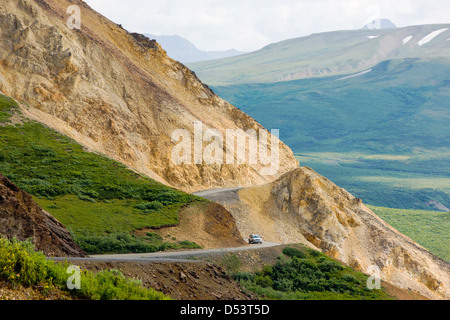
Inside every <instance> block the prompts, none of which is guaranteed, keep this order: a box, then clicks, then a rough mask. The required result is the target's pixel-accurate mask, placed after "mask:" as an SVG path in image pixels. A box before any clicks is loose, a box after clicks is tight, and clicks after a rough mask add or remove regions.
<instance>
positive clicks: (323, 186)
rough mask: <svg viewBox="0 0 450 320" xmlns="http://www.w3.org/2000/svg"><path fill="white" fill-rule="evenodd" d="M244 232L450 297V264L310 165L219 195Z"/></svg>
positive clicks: (423, 291) (429, 294)
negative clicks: (374, 270) (302, 246)
mask: <svg viewBox="0 0 450 320" xmlns="http://www.w3.org/2000/svg"><path fill="white" fill-rule="evenodd" d="M211 199H213V200H215V201H220V202H222V203H224V204H225V205H226V207H227V209H229V210H230V211H231V212H232V213H233V215H234V217H235V218H236V221H237V226H238V228H239V231H240V232H241V234H243V235H248V234H251V233H259V234H261V236H262V237H263V239H265V240H267V241H272V242H278V243H304V244H306V245H307V246H309V247H311V248H313V249H317V250H320V251H322V252H324V253H326V254H327V255H329V256H331V257H333V258H336V259H338V260H340V261H343V262H344V263H346V264H348V265H350V266H351V267H353V268H354V269H356V270H360V271H362V272H367V273H368V272H369V270H370V266H374V265H376V266H378V267H379V268H380V271H381V278H382V279H383V280H385V281H387V282H390V283H392V284H393V285H395V286H398V287H400V288H404V289H409V290H412V291H416V292H418V293H420V294H422V295H424V296H426V297H429V298H431V299H442V298H445V299H448V298H449V297H450V280H449V279H450V265H449V264H448V263H447V262H445V261H444V260H441V259H439V258H437V257H436V256H434V255H432V254H431V253H430V252H428V251H427V250H426V249H424V248H423V247H421V246H420V245H418V244H417V243H415V242H414V241H413V240H411V239H410V238H408V237H406V236H404V235H403V234H401V233H399V232H398V231H397V230H395V229H394V228H392V227H391V226H389V225H388V224H386V223H385V222H383V221H382V220H381V219H380V218H379V217H378V216H376V215H375V214H374V213H373V212H372V211H370V210H369V209H368V208H367V207H366V206H365V205H364V204H363V203H362V201H361V199H358V198H355V197H354V196H352V195H351V194H350V193H348V192H347V191H346V190H344V189H342V188H339V187H338V186H337V185H335V184H334V183H332V182H331V181H329V180H328V179H326V178H324V177H322V176H320V175H319V174H317V173H316V172H315V171H313V170H312V169H310V168H307V167H301V168H298V169H297V170H294V171H292V172H290V173H288V174H286V175H284V176H283V177H281V178H280V179H278V180H277V181H274V182H272V183H269V184H267V185H264V186H258V187H253V188H244V189H240V190H239V191H228V192H225V193H222V194H217V195H215V196H213V197H212V198H211Z"/></svg>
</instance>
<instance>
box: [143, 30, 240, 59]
mask: <svg viewBox="0 0 450 320" xmlns="http://www.w3.org/2000/svg"><path fill="white" fill-rule="evenodd" d="M144 35H145V36H147V37H149V38H150V39H155V40H156V41H158V43H159V44H160V45H161V47H162V48H163V49H164V50H166V51H167V54H168V55H169V57H171V58H172V59H174V60H177V61H180V62H181V63H193V62H200V61H207V60H214V59H222V58H228V57H233V56H237V55H240V54H244V53H245V52H241V51H237V50H235V49H230V50H226V51H202V50H200V49H199V48H197V47H196V46H195V45H194V44H193V43H192V42H190V41H189V40H187V39H185V38H183V37H180V36H177V35H173V36H155V35H151V34H144Z"/></svg>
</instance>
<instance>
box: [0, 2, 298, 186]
mask: <svg viewBox="0 0 450 320" xmlns="http://www.w3.org/2000/svg"><path fill="white" fill-rule="evenodd" d="M69 5H78V6H79V7H80V8H81V17H82V24H81V29H80V30H77V29H75V30H71V29H69V28H68V27H67V25H66V21H67V19H68V17H69V16H68V15H67V14H66V10H67V8H68V7H69ZM0 43H1V45H0V75H1V76H0V90H1V91H2V92H3V93H5V94H7V95H8V96H11V97H12V98H14V99H16V100H18V101H19V102H25V103H26V104H28V105H29V106H30V107H31V108H30V109H29V114H28V116H30V117H33V118H34V119H36V120H38V121H40V122H42V123H45V124H47V125H48V126H50V127H52V128H54V129H56V130H58V131H60V132H62V133H64V134H66V135H68V136H69V137H71V138H73V139H75V140H76V141H77V142H79V143H81V144H82V145H84V146H85V147H87V148H88V149H89V150H92V151H96V152H99V153H102V154H105V155H107V156H109V157H111V158H113V159H115V160H117V161H120V162H122V163H124V164H126V165H128V166H129V167H131V168H133V169H134V170H136V171H138V172H140V173H143V174H145V175H147V176H150V177H151V178H154V179H155V180H158V181H160V182H163V183H165V184H167V185H171V186H174V187H178V188H182V189H183V190H186V191H193V190H201V189H207V188H214V187H229V186H238V185H252V184H259V183H264V182H267V181H270V180H271V179H273V178H275V177H277V176H279V175H280V174H282V173H285V172H287V171H289V170H291V169H293V168H295V167H297V166H298V162H297V161H296V160H295V158H294V156H293V154H292V151H291V150H290V149H289V148H288V147H286V146H285V145H284V144H282V143H280V167H279V171H278V174H275V175H274V176H265V175H262V174H261V169H262V168H263V167H265V165H264V164H261V163H258V164H255V165H253V164H239V165H236V164H223V165H222V164H219V165H207V164H201V165H194V164H192V162H191V164H183V165H177V164H175V163H174V162H173V161H172V160H173V159H172V158H171V157H172V155H171V153H172V150H173V148H174V146H175V144H174V143H173V142H172V139H171V138H172V133H173V132H174V131H175V130H179V129H187V130H189V131H190V132H191V134H192V132H193V126H194V122H195V121H201V122H202V123H203V130H204V131H206V129H208V128H210V129H218V130H219V131H220V132H221V133H222V134H223V136H225V129H242V130H244V131H245V130H247V129H255V130H257V131H258V130H260V129H261V130H262V129H263V128H262V126H261V125H259V124H258V123H257V122H256V121H255V120H254V119H252V118H250V117H249V116H247V115H246V114H244V113H243V112H241V111H240V110H238V109H236V108H235V107H233V106H232V105H230V104H228V103H226V102H224V101H223V100H222V99H220V98H219V97H218V96H217V95H215V94H214V93H213V92H212V91H211V90H210V89H209V88H208V87H207V86H205V85H204V84H202V83H201V82H200V81H199V80H198V78H197V77H196V76H195V74H194V73H192V72H191V71H190V70H189V69H187V68H186V67H184V66H183V65H182V64H180V63H178V62H176V61H174V60H172V59H170V58H169V57H168V56H167V55H166V53H165V51H164V50H162V49H161V47H160V46H159V44H157V43H156V42H154V41H150V40H149V39H148V38H146V37H144V36H142V35H138V34H130V33H128V32H127V31H125V30H124V29H122V28H121V27H120V26H118V25H117V24H115V23H112V22H111V21H109V20H107V19H106V18H104V17H102V16H101V15H100V14H98V13H96V12H95V11H93V10H92V9H91V8H90V7H88V6H87V5H86V4H85V3H84V2H83V1H68V0H39V1H38V0H23V1H19V2H18V1H14V0H7V1H2V3H1V4H0ZM269 137H270V135H269ZM276 141H278V140H276ZM204 145H207V144H206V142H205V143H204ZM223 148H224V149H226V145H224V146H223Z"/></svg>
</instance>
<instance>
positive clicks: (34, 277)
mask: <svg viewBox="0 0 450 320" xmlns="http://www.w3.org/2000/svg"><path fill="white" fill-rule="evenodd" d="M67 267H68V264H67V263H55V262H53V261H50V260H48V259H46V257H45V256H44V255H43V254H42V253H41V252H36V251H35V249H34V246H33V244H32V243H31V242H30V241H25V242H21V241H18V240H16V239H12V240H7V239H5V238H0V279H1V280H4V281H7V282H9V283H11V284H12V285H13V286H19V285H22V286H24V287H30V286H34V287H37V286H40V287H41V288H44V289H43V290H44V294H45V293H46V292H47V293H50V292H51V291H53V290H55V289H59V290H62V291H65V292H68V293H70V295H71V296H72V297H73V298H75V299H91V300H169V298H168V297H167V296H165V295H164V294H162V293H161V292H158V291H156V290H154V289H151V288H150V289H147V288H144V287H143V286H142V283H141V282H140V281H139V280H136V279H129V278H125V277H124V276H123V274H122V273H120V272H119V271H117V270H105V271H102V272H99V273H96V274H94V273H92V272H90V271H86V270H84V271H82V272H81V273H80V276H81V279H80V288H79V289H74V290H69V289H68V288H67V281H68V278H69V277H70V276H71V274H70V273H67Z"/></svg>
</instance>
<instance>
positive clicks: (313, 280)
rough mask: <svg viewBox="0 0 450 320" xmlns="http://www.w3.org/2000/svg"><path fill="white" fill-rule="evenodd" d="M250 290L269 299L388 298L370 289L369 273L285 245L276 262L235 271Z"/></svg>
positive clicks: (382, 290) (316, 253)
mask: <svg viewBox="0 0 450 320" xmlns="http://www.w3.org/2000/svg"><path fill="white" fill-rule="evenodd" d="M233 277H234V279H236V280H237V281H239V282H240V283H241V284H242V285H243V286H244V287H245V288H246V289H247V290H249V291H251V292H253V293H255V294H256V295H257V296H258V297H260V298H262V299H269V300H309V299H311V300H389V299H391V297H390V296H389V295H388V294H387V293H386V292H385V291H384V289H383V288H381V289H379V290H377V289H375V290H369V289H368V288H367V279H368V277H367V276H366V275H364V274H363V273H360V272H357V271H355V270H353V269H352V268H350V267H347V266H344V265H342V264H340V263H338V262H336V261H335V260H333V259H331V258H329V257H327V256H326V255H324V254H322V253H321V252H318V251H315V250H311V249H309V248H302V249H297V248H291V247H286V248H284V249H283V254H282V255H280V256H279V257H278V260H277V262H276V264H275V265H266V266H264V267H263V269H262V270H260V271H257V272H256V273H249V272H237V273H235V274H234V275H233Z"/></svg>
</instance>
